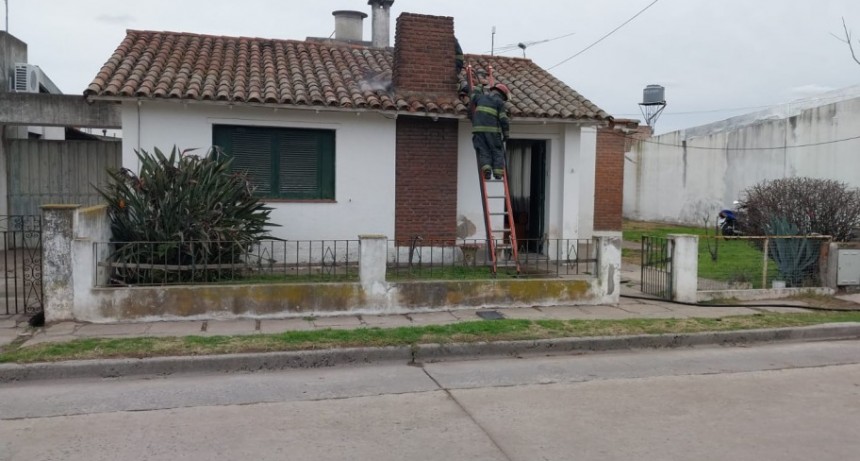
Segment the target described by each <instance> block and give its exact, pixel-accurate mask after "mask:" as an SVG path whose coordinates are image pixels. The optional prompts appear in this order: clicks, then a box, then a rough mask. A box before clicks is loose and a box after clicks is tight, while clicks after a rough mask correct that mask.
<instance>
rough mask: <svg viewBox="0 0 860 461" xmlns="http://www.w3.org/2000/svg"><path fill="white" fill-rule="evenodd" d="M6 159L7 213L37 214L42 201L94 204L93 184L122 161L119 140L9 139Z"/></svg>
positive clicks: (100, 184)
mask: <svg viewBox="0 0 860 461" xmlns="http://www.w3.org/2000/svg"><path fill="white" fill-rule="evenodd" d="M8 152H9V157H8V161H7V169H8V178H9V190H8V193H9V211H8V213H9V214H10V215H16V216H27V215H38V214H39V213H41V209H40V208H39V207H40V206H41V205H45V204H48V203H50V204H64V203H74V204H77V205H82V206H89V205H98V204H99V203H102V202H103V201H104V200H103V199H102V198H101V196H100V195H99V193H98V191H96V190H95V188H93V186H98V187H104V186H106V185H107V184H108V178H109V177H108V174H107V170H108V168H112V169H118V168H119V167H120V166H121V164H122V143H120V142H114V141H45V140H41V139H38V140H37V139H13V140H12V141H10V142H9V150H8Z"/></svg>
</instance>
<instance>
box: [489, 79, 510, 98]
mask: <svg viewBox="0 0 860 461" xmlns="http://www.w3.org/2000/svg"><path fill="white" fill-rule="evenodd" d="M493 89H494V90H497V91H498V92H499V93H502V95H504V96H505V101H507V100H509V99H511V90H509V89H508V86H507V85H505V84H504V83H496V84H495V85H493Z"/></svg>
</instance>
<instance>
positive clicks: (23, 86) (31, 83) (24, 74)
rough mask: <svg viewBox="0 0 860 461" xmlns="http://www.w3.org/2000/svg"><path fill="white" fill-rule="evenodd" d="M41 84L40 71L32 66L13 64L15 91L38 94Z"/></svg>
mask: <svg viewBox="0 0 860 461" xmlns="http://www.w3.org/2000/svg"><path fill="white" fill-rule="evenodd" d="M41 83H42V70H41V69H39V67H38V66H34V65H32V64H20V63H19V64H15V91H16V92H18V93H38V92H39V86H40V85H41Z"/></svg>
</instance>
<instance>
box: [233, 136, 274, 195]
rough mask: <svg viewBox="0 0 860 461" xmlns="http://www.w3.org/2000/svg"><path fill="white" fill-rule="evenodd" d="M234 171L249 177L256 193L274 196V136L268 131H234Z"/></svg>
mask: <svg viewBox="0 0 860 461" xmlns="http://www.w3.org/2000/svg"><path fill="white" fill-rule="evenodd" d="M232 131H233V132H232V144H233V146H232V148H233V150H232V152H230V155H232V156H233V170H234V171H243V172H246V173H247V175H248V182H250V183H251V186H252V187H253V188H254V193H255V194H258V195H263V196H271V195H272V136H271V134H270V133H269V132H267V131H268V130H263V129H259V128H242V127H235V128H233V130H232Z"/></svg>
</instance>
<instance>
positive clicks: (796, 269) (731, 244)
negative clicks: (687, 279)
mask: <svg viewBox="0 0 860 461" xmlns="http://www.w3.org/2000/svg"><path fill="white" fill-rule="evenodd" d="M830 240H831V238H830V237H829V236H768V237H721V236H718V237H713V236H707V237H700V238H699V281H698V289H699V290H700V291H712V290H748V289H758V288H779V287H820V286H823V280H822V274H821V273H820V272H821V270H820V269H821V267H822V261H821V259H822V257H824V256H825V255H826V254H827V253H826V250H823V247H824V246H825V245H827V244H829V243H830Z"/></svg>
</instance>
